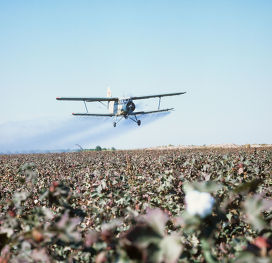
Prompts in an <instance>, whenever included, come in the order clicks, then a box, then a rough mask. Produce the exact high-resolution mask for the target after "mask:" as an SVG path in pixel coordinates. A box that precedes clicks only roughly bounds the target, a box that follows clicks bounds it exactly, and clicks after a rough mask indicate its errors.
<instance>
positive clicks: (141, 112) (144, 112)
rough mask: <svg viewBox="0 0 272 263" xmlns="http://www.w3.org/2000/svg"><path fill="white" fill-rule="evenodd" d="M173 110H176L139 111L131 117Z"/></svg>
mask: <svg viewBox="0 0 272 263" xmlns="http://www.w3.org/2000/svg"><path fill="white" fill-rule="evenodd" d="M173 109H174V108H170V109H162V110H153V111H137V112H132V113H131V114H129V115H140V114H151V113H157V112H165V111H172V110H173Z"/></svg>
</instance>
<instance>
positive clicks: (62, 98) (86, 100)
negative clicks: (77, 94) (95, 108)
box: [56, 97, 118, 102]
mask: <svg viewBox="0 0 272 263" xmlns="http://www.w3.org/2000/svg"><path fill="white" fill-rule="evenodd" d="M56 100H70V101H85V102H95V101H98V102H99V101H118V98H116V97H115V98H114V97H110V98H73V97H58V98H56Z"/></svg>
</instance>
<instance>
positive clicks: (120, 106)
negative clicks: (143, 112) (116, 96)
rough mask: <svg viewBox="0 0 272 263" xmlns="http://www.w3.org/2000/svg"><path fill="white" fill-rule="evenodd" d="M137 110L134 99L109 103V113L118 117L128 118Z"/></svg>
mask: <svg viewBox="0 0 272 263" xmlns="http://www.w3.org/2000/svg"><path fill="white" fill-rule="evenodd" d="M135 109H136V106H135V104H134V102H133V101H132V99H130V98H127V99H120V100H118V102H117V101H111V102H109V113H111V114H114V115H117V116H125V117H126V116H127V115H129V114H131V113H132V112H133V111H134V110H135Z"/></svg>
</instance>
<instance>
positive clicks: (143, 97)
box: [130, 92, 186, 100]
mask: <svg viewBox="0 0 272 263" xmlns="http://www.w3.org/2000/svg"><path fill="white" fill-rule="evenodd" d="M185 93H186V92H176V93H165V94H157V95H149V96H141V97H130V99H132V100H142V99H150V98H161V97H166V96H176V95H181V94H185Z"/></svg>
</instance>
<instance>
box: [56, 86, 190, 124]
mask: <svg viewBox="0 0 272 263" xmlns="http://www.w3.org/2000/svg"><path fill="white" fill-rule="evenodd" d="M185 93H186V92H177V93H165V94H157V95H148V96H140V97H128V98H118V97H112V95H111V91H110V89H108V91H107V97H104V98H76V97H74V98H71V97H58V98H56V99H57V100H70V101H83V102H84V105H85V108H86V113H72V114H73V115H75V116H97V117H114V121H113V127H116V124H117V123H118V122H119V121H121V120H122V119H123V118H125V119H127V118H129V119H130V120H132V121H134V122H136V123H137V124H138V126H140V125H141V120H139V119H137V116H138V115H143V114H151V113H157V112H165V111H171V110H173V109H174V108H169V109H160V104H161V98H162V97H166V96H176V95H181V94H185ZM151 98H159V105H158V109H157V110H153V111H136V112H135V109H136V106H135V104H134V102H133V101H134V100H143V99H151ZM86 102H100V103H101V104H103V105H104V106H106V107H107V108H108V110H109V113H107V114H99V113H89V112H88V108H87V105H86ZM103 102H108V105H105V104H104V103H103ZM118 118H119V119H118Z"/></svg>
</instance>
